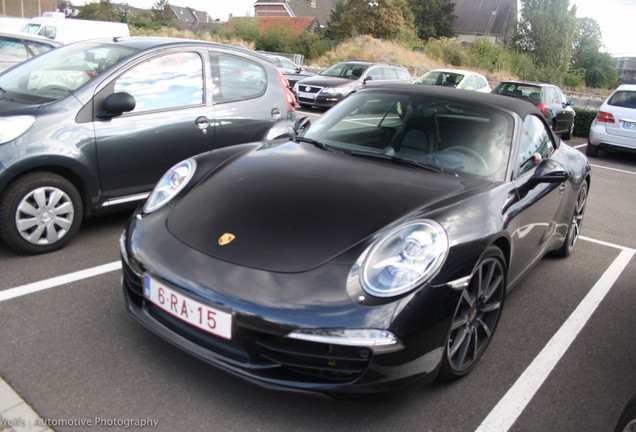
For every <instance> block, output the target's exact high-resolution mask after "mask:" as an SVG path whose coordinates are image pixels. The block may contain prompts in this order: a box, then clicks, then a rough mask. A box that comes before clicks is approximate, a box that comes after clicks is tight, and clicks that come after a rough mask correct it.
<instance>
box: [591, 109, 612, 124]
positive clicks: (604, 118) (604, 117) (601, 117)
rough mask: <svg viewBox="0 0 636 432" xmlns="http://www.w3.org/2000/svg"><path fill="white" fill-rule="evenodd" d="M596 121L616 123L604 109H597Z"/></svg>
mask: <svg viewBox="0 0 636 432" xmlns="http://www.w3.org/2000/svg"><path fill="white" fill-rule="evenodd" d="M596 121H598V122H601V123H616V120H614V116H613V115H612V114H611V113H608V112H605V111H599V112H598V113H597V114H596Z"/></svg>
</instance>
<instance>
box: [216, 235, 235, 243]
mask: <svg viewBox="0 0 636 432" xmlns="http://www.w3.org/2000/svg"><path fill="white" fill-rule="evenodd" d="M235 238H236V236H235V235H234V234H230V233H225V234H223V235H222V236H221V237H219V246H225V245H226V244H228V243H232V240H234V239H235Z"/></svg>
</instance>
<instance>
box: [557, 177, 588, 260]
mask: <svg viewBox="0 0 636 432" xmlns="http://www.w3.org/2000/svg"><path fill="white" fill-rule="evenodd" d="M586 203H587V183H586V182H585V181H584V182H583V186H581V189H580V190H579V194H578V196H577V198H576V202H575V203H574V211H573V212H572V219H570V226H569V227H568V232H567V234H566V236H565V241H564V242H563V246H561V249H559V250H558V251H557V254H558V255H560V256H562V257H564V258H566V257H569V256H570V255H571V254H572V251H574V247H575V246H576V242H577V240H578V239H579V236H580V235H581V225H583V216H584V215H585V204H586Z"/></svg>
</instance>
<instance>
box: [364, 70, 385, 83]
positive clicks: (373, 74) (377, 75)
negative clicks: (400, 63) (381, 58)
mask: <svg viewBox="0 0 636 432" xmlns="http://www.w3.org/2000/svg"><path fill="white" fill-rule="evenodd" d="M382 69H383V68H379V67H375V68H371V69H370V70H369V73H368V74H367V76H366V77H367V78H371V79H373V80H374V81H382V80H383V79H384V78H383V77H382Z"/></svg>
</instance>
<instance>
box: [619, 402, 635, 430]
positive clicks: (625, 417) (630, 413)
mask: <svg viewBox="0 0 636 432" xmlns="http://www.w3.org/2000/svg"><path fill="white" fill-rule="evenodd" d="M614 432H636V395H635V396H633V397H632V398H631V399H630V401H629V402H628V403H627V405H626V406H625V408H624V409H623V412H622V413H621V416H620V418H619V419H618V422H617V423H616V427H615V428H614Z"/></svg>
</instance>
